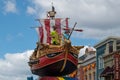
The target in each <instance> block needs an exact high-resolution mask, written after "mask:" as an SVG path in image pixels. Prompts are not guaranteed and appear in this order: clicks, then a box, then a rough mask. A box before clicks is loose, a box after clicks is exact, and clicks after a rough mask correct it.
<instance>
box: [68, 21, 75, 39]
mask: <svg viewBox="0 0 120 80" xmlns="http://www.w3.org/2000/svg"><path fill="white" fill-rule="evenodd" d="M76 24H77V22H75V24H74V26H73V28H72V31H71V32H70V35H69V37H68V40H69V39H70V37H71V35H72V33H73V30H74V28H75V26H76Z"/></svg>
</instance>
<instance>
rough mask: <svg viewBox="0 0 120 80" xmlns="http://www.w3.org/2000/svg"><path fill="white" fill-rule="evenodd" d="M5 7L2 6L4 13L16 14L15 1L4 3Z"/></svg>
mask: <svg viewBox="0 0 120 80" xmlns="http://www.w3.org/2000/svg"><path fill="white" fill-rule="evenodd" d="M4 3H5V6H4V11H5V13H16V12H17V8H16V3H15V1H10V0H7V1H4Z"/></svg>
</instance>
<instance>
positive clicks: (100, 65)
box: [99, 56, 104, 69]
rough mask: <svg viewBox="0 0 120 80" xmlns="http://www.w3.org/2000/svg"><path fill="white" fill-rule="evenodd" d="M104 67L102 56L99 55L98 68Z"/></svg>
mask: <svg viewBox="0 0 120 80" xmlns="http://www.w3.org/2000/svg"><path fill="white" fill-rule="evenodd" d="M102 68H104V61H103V58H102V56H100V57H99V69H102Z"/></svg>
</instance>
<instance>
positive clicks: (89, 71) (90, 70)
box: [77, 47, 96, 80]
mask: <svg viewBox="0 0 120 80" xmlns="http://www.w3.org/2000/svg"><path fill="white" fill-rule="evenodd" d="M95 74H96V50H95V49H94V50H93V49H91V48H90V47H89V48H86V49H85V54H84V55H82V56H81V57H79V65H78V73H77V76H78V80H95Z"/></svg>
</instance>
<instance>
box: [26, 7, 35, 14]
mask: <svg viewBox="0 0 120 80" xmlns="http://www.w3.org/2000/svg"><path fill="white" fill-rule="evenodd" d="M27 13H28V14H30V15H33V14H35V13H36V11H35V9H34V8H32V7H30V6H28V7H27Z"/></svg>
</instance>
